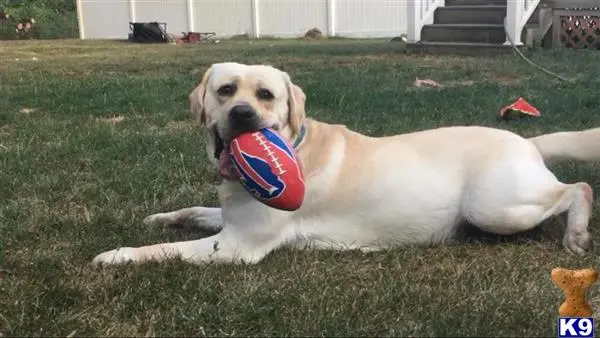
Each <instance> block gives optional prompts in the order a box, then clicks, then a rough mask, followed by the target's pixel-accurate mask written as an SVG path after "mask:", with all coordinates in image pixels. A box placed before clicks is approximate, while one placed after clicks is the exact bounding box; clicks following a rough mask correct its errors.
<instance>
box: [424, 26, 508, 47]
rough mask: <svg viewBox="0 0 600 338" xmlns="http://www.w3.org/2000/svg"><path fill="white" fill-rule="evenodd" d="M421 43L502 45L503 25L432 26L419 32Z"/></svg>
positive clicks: (504, 36)
mask: <svg viewBox="0 0 600 338" xmlns="http://www.w3.org/2000/svg"><path fill="white" fill-rule="evenodd" d="M421 41H431V42H478V43H504V42H505V41H506V34H505V32H504V25H497V24H432V25H425V26H423V29H422V30H421Z"/></svg>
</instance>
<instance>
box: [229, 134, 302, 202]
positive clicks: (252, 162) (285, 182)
mask: <svg viewBox="0 0 600 338" xmlns="http://www.w3.org/2000/svg"><path fill="white" fill-rule="evenodd" d="M230 152H231V159H232V160H233V161H232V162H233V167H234V168H235V169H236V170H237V172H238V173H239V180H240V182H241V184H242V186H243V187H244V188H245V189H246V191H248V192H249V193H250V194H251V195H252V196H253V197H254V198H256V199H257V200H259V201H260V202H262V203H264V204H266V205H268V206H270V207H272V208H276V209H280V210H286V211H293V210H296V209H298V208H300V206H301V205H302V202H303V201H304V174H303V173H302V165H301V163H300V160H299V159H298V157H297V154H296V151H295V150H294V147H292V145H291V144H289V142H288V141H287V140H285V139H284V138H283V137H282V136H281V135H279V133H277V132H276V131H275V130H273V129H271V128H265V129H261V130H259V131H255V132H249V133H244V134H240V135H238V136H237V137H235V138H234V139H233V140H232V141H231V143H230Z"/></svg>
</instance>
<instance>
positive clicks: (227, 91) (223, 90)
mask: <svg viewBox="0 0 600 338" xmlns="http://www.w3.org/2000/svg"><path fill="white" fill-rule="evenodd" d="M236 89H237V88H236V87H235V86H234V85H230V84H226V85H222V86H221V87H219V89H218V90H217V93H219V95H221V96H231V95H233V93H235V91H236Z"/></svg>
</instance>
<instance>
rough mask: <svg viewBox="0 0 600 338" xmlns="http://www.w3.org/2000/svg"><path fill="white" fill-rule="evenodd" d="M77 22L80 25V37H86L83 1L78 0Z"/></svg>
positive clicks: (82, 38)
mask: <svg viewBox="0 0 600 338" xmlns="http://www.w3.org/2000/svg"><path fill="white" fill-rule="evenodd" d="M76 5H77V24H78V25H79V39H81V40H84V39H85V20H83V3H82V1H81V0H77V3H76Z"/></svg>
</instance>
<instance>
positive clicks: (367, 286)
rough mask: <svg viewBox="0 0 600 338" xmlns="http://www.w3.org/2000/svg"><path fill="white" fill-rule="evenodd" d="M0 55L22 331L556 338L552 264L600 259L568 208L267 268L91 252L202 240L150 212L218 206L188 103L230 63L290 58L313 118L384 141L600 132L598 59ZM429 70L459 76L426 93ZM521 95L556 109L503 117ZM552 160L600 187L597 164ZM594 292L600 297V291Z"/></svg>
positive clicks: (5, 315)
mask: <svg viewBox="0 0 600 338" xmlns="http://www.w3.org/2000/svg"><path fill="white" fill-rule="evenodd" d="M0 55H2V58H0V236H1V237H0V249H1V251H0V254H2V255H1V256H0V334H4V335H5V336H6V335H25V336H49V335H63V336H65V335H69V334H72V333H73V334H75V335H76V336H83V335H88V336H94V335H95V336H100V335H107V336H124V335H146V334H147V335H156V336H179V335H196V336H199V335H201V336H203V335H219V336H224V335H236V336H243V335H251V336H263V335H270V336H296V335H317V336H322V335H323V336H349V335H350V336H352V335H361V336H363V335H365V336H366V335H368V336H379V335H385V336H388V335H396V336H413V335H429V336H431V335H444V336H462V335H467V336H475V335H484V336H492V335H493V336H498V335H503V336H525V335H527V336H555V335H556V322H557V311H558V306H559V305H560V303H561V302H562V300H563V298H562V297H563V296H562V293H561V291H560V290H559V289H558V288H557V287H555V286H554V285H553V284H552V282H551V281H550V270H551V269H552V268H554V267H556V266H563V267H567V268H584V267H596V266H597V265H598V258H597V253H598V249H595V250H594V251H592V252H591V253H590V254H589V255H588V256H586V257H585V258H577V257H573V256H570V255H568V254H567V253H566V252H565V251H564V250H563V248H562V245H561V240H562V236H563V232H564V227H563V225H562V223H561V222H559V221H556V220H552V221H548V222H546V223H545V224H544V225H543V226H542V227H540V228H538V229H537V230H535V231H532V232H531V233H528V234H523V235H520V236H512V237H502V238H501V237H497V236H491V235H486V234H481V233H469V234H468V235H467V236H466V238H465V239H464V240H463V241H460V242H459V243H457V244H456V245H452V246H446V247H434V248H398V249H395V250H388V251H384V252H379V253H369V254H364V253H360V252H343V253H340V252H328V251H321V252H308V251H305V252H299V251H291V250H280V251H276V252H274V253H272V254H271V255H269V256H268V257H267V258H266V259H264V260H263V261H262V262H261V263H259V264H257V265H254V266H242V265H239V266H226V265H207V266H192V265H188V264H184V263H181V262H169V263H166V264H160V265H158V264H146V265H141V266H126V267H116V268H113V267H111V268H103V269H95V268H92V267H91V266H90V265H89V262H90V260H91V259H92V258H93V257H94V256H95V255H96V254H98V253H100V252H102V251H105V250H110V249H114V248H116V247H119V246H138V245H145V244H152V243H158V242H164V241H174V240H182V239H195V238H198V237H199V236H200V234H197V233H193V232H189V231H188V232H182V231H175V230H173V229H156V228H147V227H145V226H144V225H143V224H142V222H141V221H142V219H143V218H144V217H145V216H147V215H149V214H152V213H156V212H163V211H169V210H172V209H177V208H182V207H187V206H193V205H207V206H214V205H216V203H217V199H216V192H215V189H214V184H215V182H217V181H216V178H217V177H216V174H215V170H214V169H213V168H211V167H210V166H209V164H208V161H207V157H206V154H205V153H204V146H203V144H202V142H203V141H202V140H201V138H200V135H201V134H200V132H199V130H198V127H197V126H196V124H195V123H194V121H193V120H192V119H191V117H190V114H189V111H188V101H187V96H188V93H189V92H190V91H191V90H192V88H193V87H194V85H195V84H196V83H197V82H198V81H199V80H200V77H201V75H202V73H203V72H204V70H205V69H206V68H207V67H208V66H209V65H210V64H211V63H213V62H220V61H228V60H233V61H239V62H244V63H268V64H272V65H275V66H277V67H280V68H282V69H283V70H285V71H287V72H289V73H290V75H291V77H292V80H293V81H294V82H295V83H296V84H298V85H299V86H301V87H302V88H303V89H304V91H305V92H306V95H307V113H308V114H309V115H310V116H312V117H315V118H317V119H320V120H322V121H326V122H332V123H342V124H346V125H348V127H350V128H351V129H354V130H357V131H360V132H363V133H366V134H369V135H390V134H395V133H402V132H409V131H415V130H421V129H426V128H434V127H439V126H448V125H474V124H480V125H487V126H496V127H500V128H506V129H510V130H514V131H517V132H520V133H522V134H523V135H526V136H531V135H535V134H539V133H543V132H551V131H558V130H563V129H583V128H587V127H592V126H600V114H598V112H599V106H600V95H599V92H598V88H600V77H598V74H597V72H598V65H599V64H600V54H598V52H586V51H562V52H558V51H547V52H546V51H544V52H536V53H535V54H533V55H531V57H532V58H533V59H534V60H535V61H537V62H540V63H542V64H543V65H544V66H546V67H549V68H551V69H552V70H553V71H556V72H559V73H561V74H564V75H568V76H570V77H572V78H574V79H576V81H575V82H574V83H564V82H559V81H558V80H555V79H553V78H551V77H549V76H548V75H546V74H544V73H542V72H539V71H537V70H535V69H533V68H531V67H530V66H529V65H528V64H527V63H525V62H524V61H523V60H522V59H520V58H518V57H517V56H504V57H498V58H468V57H431V56H429V57H427V56H418V55H405V53H404V51H403V47H402V45H401V44H391V43H388V42H386V41H383V40H374V41H343V40H340V41H332V42H306V41H305V42H297V41H261V42H253V43H249V42H247V41H238V42H223V43H221V44H218V45H198V46H175V45H154V46H151V45H134V44H127V43H123V42H80V41H56V42H10V43H7V42H5V43H2V45H0ZM34 57H35V58H37V61H35V60H33V58H34ZM415 78H432V79H434V80H437V81H439V82H441V83H442V84H444V85H446V87H445V88H444V89H442V90H432V89H427V88H416V87H414V86H413V83H414V81H415ZM519 96H523V97H524V98H526V99H527V100H528V101H529V102H531V103H532V104H533V105H535V106H536V107H538V108H539V109H540V110H541V112H542V117H541V118H539V119H519V120H512V121H509V122H505V121H499V120H498V117H497V112H498V110H499V109H500V108H501V107H503V106H504V105H507V104H509V103H511V102H512V101H514V100H515V99H516V98H517V97H519ZM473 141H474V142H477V140H473ZM390 156H394V155H393V154H390ZM382 161H385V159H382ZM382 165H385V163H384V162H382ZM552 168H553V169H555V172H556V174H557V176H558V177H559V178H560V179H562V180H563V181H566V182H575V181H579V180H583V181H587V182H589V183H590V184H591V185H592V187H593V188H595V190H596V191H600V167H599V166H598V165H597V164H578V163H571V162H567V163H561V164H554V165H552ZM398 193H402V191H399V192H398ZM599 211H600V210H599V208H598V204H596V210H595V213H596V214H598V212H599ZM599 224H600V223H599V221H598V218H597V217H595V218H594V219H592V224H591V226H590V230H591V232H592V234H593V236H594V238H595V239H596V242H600V241H598V240H599V237H600V235H599V234H600V230H599V229H598V228H599ZM589 298H590V299H591V300H592V302H593V304H594V306H595V308H598V307H600V292H599V291H598V287H597V286H595V287H593V289H592V290H591V294H590V295H589ZM596 318H597V320H600V316H598V317H596Z"/></svg>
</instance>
